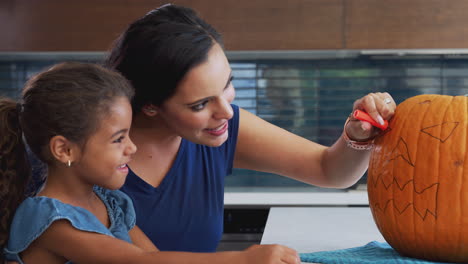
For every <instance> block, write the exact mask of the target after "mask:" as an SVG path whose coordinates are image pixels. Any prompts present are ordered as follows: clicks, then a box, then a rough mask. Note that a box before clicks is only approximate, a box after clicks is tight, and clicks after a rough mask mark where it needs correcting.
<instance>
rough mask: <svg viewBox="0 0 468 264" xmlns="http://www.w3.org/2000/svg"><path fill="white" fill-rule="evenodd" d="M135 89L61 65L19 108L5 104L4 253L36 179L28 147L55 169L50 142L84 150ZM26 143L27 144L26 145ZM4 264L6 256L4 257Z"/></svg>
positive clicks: (35, 81) (0, 124) (0, 119)
mask: <svg viewBox="0 0 468 264" xmlns="http://www.w3.org/2000/svg"><path fill="white" fill-rule="evenodd" d="M132 96H133V89H132V87H131V85H130V83H129V82H128V81H127V80H126V79H125V78H124V77H123V76H121V75H120V74H119V73H117V72H114V71H111V70H108V69H105V68H104V67H101V66H98V65H95V64H84V63H62V64H58V65H56V66H54V67H52V68H50V69H49V70H46V71H44V72H42V73H39V74H38V75H36V76H34V77H33V78H32V79H31V80H30V81H29V82H28V83H27V84H26V86H25V87H24V89H23V94H22V99H21V101H20V102H16V101H14V100H12V99H9V98H0V135H1V137H0V208H1V210H2V212H1V214H0V249H1V250H2V251H3V248H4V246H5V243H6V242H7V239H8V230H9V227H10V224H11V220H12V217H13V215H14V212H15V210H16V208H17V207H18V206H19V204H20V203H21V202H22V201H23V200H24V199H25V197H26V196H27V193H26V189H27V185H28V182H29V179H30V175H31V169H30V166H29V160H28V155H27V153H26V145H28V146H29V147H30V149H31V150H32V152H33V153H34V154H35V155H36V156H37V157H38V158H39V159H40V160H41V161H42V162H44V163H46V164H48V165H52V166H53V165H54V163H55V161H54V159H53V157H52V154H51V153H50V150H49V142H50V139H51V138H52V137H54V136H57V135H61V136H63V137H65V138H67V139H68V140H70V141H72V142H75V143H77V144H79V145H80V146H82V147H84V145H85V144H86V141H87V139H88V138H89V136H90V135H91V134H92V133H93V132H94V131H96V130H97V129H98V128H99V124H100V121H101V120H102V118H103V117H105V116H106V115H107V114H109V111H110V107H111V105H112V103H113V102H114V101H115V99H116V98H117V97H126V98H128V99H129V100H131V98H132ZM23 139H24V140H25V141H23ZM0 263H3V254H0Z"/></svg>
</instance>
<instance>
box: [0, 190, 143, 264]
mask: <svg viewBox="0 0 468 264" xmlns="http://www.w3.org/2000/svg"><path fill="white" fill-rule="evenodd" d="M94 192H95V193H96V194H97V195H98V196H99V198H101V200H102V201H103V202H104V204H105V206H106V208H107V212H108V215H109V220H110V227H109V228H107V227H105V226H104V225H103V224H102V223H101V222H100V221H99V220H98V219H97V218H96V217H95V216H94V215H93V214H92V213H91V212H89V211H88V210H86V209H83V208H81V207H76V206H72V205H69V204H65V203H62V202H60V201H59V200H56V199H53V198H48V197H43V196H36V197H29V198H27V199H26V200H25V201H24V202H23V203H22V204H21V205H20V206H19V208H18V209H17V210H16V213H15V216H14V218H13V222H12V224H11V229H10V238H9V240H8V244H7V246H6V247H5V249H4V254H5V256H6V259H8V260H15V261H18V262H19V263H23V262H22V261H21V259H20V257H19V254H20V253H21V252H22V251H24V250H25V249H27V248H28V247H29V245H30V244H31V243H32V242H33V241H34V240H35V239H37V238H38V237H39V236H41V234H42V233H43V232H44V231H45V230H46V229H47V228H48V227H49V226H50V225H51V224H52V223H53V222H54V221H57V220H62V219H65V220H68V221H69V222H70V223H71V225H72V226H73V227H75V228H76V229H78V230H81V231H86V232H94V233H99V234H104V235H108V236H112V237H116V238H119V239H122V240H125V241H127V242H129V243H132V241H131V240H130V236H129V235H128V231H130V229H132V228H133V227H134V226H135V220H136V219H135V210H134V208H133V204H132V201H131V199H130V198H129V197H128V196H127V195H126V194H124V193H123V192H121V191H118V190H113V191H111V190H107V189H103V188H100V187H95V188H94ZM67 263H71V262H67Z"/></svg>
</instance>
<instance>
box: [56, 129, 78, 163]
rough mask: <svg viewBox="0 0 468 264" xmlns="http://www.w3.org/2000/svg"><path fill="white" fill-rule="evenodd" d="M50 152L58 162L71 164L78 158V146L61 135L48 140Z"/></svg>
mask: <svg viewBox="0 0 468 264" xmlns="http://www.w3.org/2000/svg"><path fill="white" fill-rule="evenodd" d="M49 147H50V153H52V156H53V157H54V158H55V159H56V160H58V161H59V162H60V163H63V164H66V165H67V166H69V167H70V166H71V163H73V161H76V160H77V158H78V156H77V155H78V146H77V145H76V144H74V143H72V142H70V141H69V140H68V139H66V138H65V137H63V136H54V137H52V138H51V139H50V142H49Z"/></svg>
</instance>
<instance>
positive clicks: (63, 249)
mask: <svg viewBox="0 0 468 264" xmlns="http://www.w3.org/2000/svg"><path fill="white" fill-rule="evenodd" d="M138 230H139V229H138V228H137V229H134V230H133V231H132V232H133V234H132V238H135V237H139V238H138V239H137V240H138V241H139V242H138V244H143V245H144V248H143V249H142V248H139V247H138V246H137V245H134V244H130V243H127V242H125V241H123V240H120V239H117V238H113V237H110V236H107V235H102V234H96V233H92V232H84V231H80V230H77V229H75V228H74V227H73V226H72V225H71V224H70V222H68V221H66V220H59V221H56V222H54V223H53V224H52V225H51V226H50V227H49V228H48V229H47V230H46V231H45V232H44V233H43V234H42V235H41V236H40V237H39V238H38V239H37V243H36V245H37V246H38V247H40V248H42V249H44V250H45V251H48V252H51V253H53V254H55V255H56V256H63V257H64V258H66V259H68V260H70V261H72V262H74V263H112V264H119V263H153V264H157V263H164V264H176V263H184V264H185V263H187V264H202V263H203V264H205V263H213V264H216V263H223V264H224V263H226V264H230V263H232V264H242V263H245V264H250V263H252V264H254V263H255V264H267V263H268V264H272V263H288V264H293V263H294V264H296V263H299V258H298V255H297V252H296V251H294V250H292V249H290V248H287V247H284V246H279V245H264V246H254V247H251V248H249V249H248V250H245V251H232V252H219V253H188V252H162V251H158V250H157V249H156V247H154V249H153V250H151V249H150V248H149V247H148V245H147V243H148V241H146V242H143V243H140V242H141V241H142V240H141V237H140V236H141V235H144V234H139V233H138V232H139V231H138ZM135 235H136V236H135ZM143 240H144V239H143ZM25 262H26V263H28V261H27V260H25ZM39 262H40V261H39V260H38V259H34V260H32V261H31V262H30V263H39Z"/></svg>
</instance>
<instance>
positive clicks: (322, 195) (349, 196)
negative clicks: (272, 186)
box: [224, 189, 369, 207]
mask: <svg viewBox="0 0 468 264" xmlns="http://www.w3.org/2000/svg"><path fill="white" fill-rule="evenodd" d="M224 204H225V205H227V206H231V205H247V206H253V205H262V206H268V207H269V206H316V205H321V206H323V205H329V206H336V205H342V206H347V205H362V206H367V205H369V200H368V197H367V191H366V190H337V191H301V190H300V189H299V190H296V189H294V190H292V191H279V192H278V191H276V192H275V191H264V190H263V191H262V190H250V191H229V190H226V192H225V193H224Z"/></svg>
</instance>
